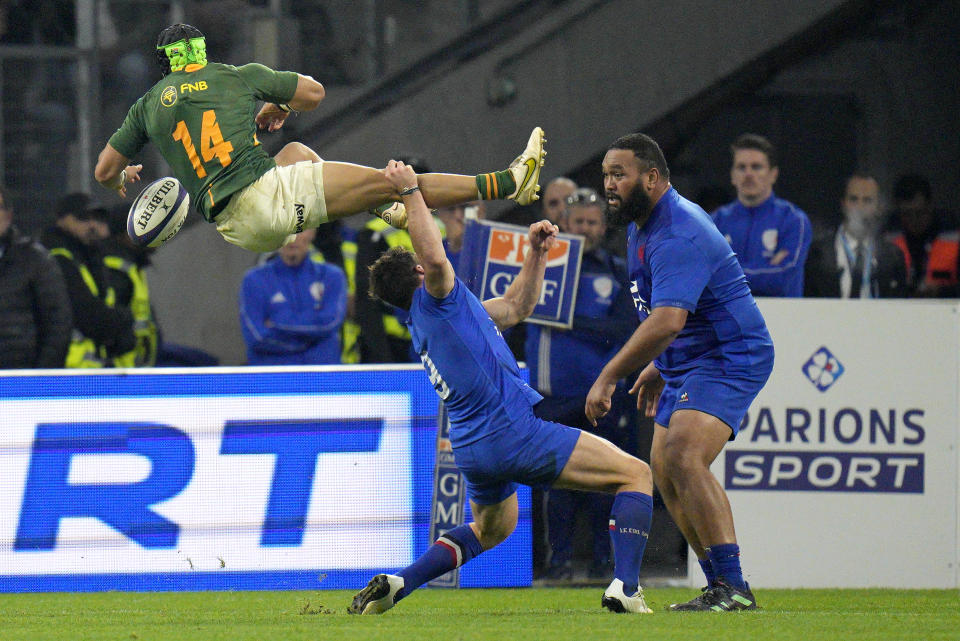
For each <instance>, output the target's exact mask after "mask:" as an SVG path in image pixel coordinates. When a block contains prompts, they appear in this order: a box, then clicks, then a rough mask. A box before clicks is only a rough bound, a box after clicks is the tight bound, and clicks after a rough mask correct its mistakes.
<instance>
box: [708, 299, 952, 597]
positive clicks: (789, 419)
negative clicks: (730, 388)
mask: <svg viewBox="0 0 960 641" xmlns="http://www.w3.org/2000/svg"><path fill="white" fill-rule="evenodd" d="M758 302H759V305H760V308H761V310H762V312H763V315H764V317H765V318H766V319H767V325H768V326H769V328H770V333H771V334H772V336H773V340H774V345H775V348H776V364H775V366H774V371H773V374H772V375H771V377H770V380H769V381H768V382H767V385H766V387H765V388H764V389H763V391H762V392H761V393H760V395H759V396H758V397H757V399H756V401H755V402H754V404H753V406H752V407H751V408H750V411H749V414H748V416H747V417H746V419H745V420H744V422H743V425H742V427H741V431H740V434H739V436H738V437H737V438H736V440H734V441H733V442H731V443H730V444H729V445H728V446H727V448H726V449H725V451H724V453H723V454H721V455H720V456H719V457H718V460H717V461H716V463H715V464H714V467H713V471H714V472H715V473H716V474H717V476H718V477H719V478H720V480H721V483H722V484H723V486H724V487H725V488H726V490H727V493H728V495H729V497H730V503H731V505H732V507H733V515H734V520H735V522H736V527H737V538H738V539H739V542H740V545H741V547H742V549H743V558H742V561H743V567H744V570H745V573H746V575H747V580H749V581H750V583H751V584H752V585H753V586H755V587H757V586H762V587H785V588H787V587H788V588H795V587H805V588H814V587H843V588H848V587H849V588H852V587H875V586H884V587H900V588H952V587H960V582H958V571H957V567H958V561H960V548H958V538H957V536H958V535H957V532H958V529H960V521H958V511H957V504H958V496H960V486H958V483H960V481H958V468H960V463H958V448H957V444H958V434H960V427H958V426H960V409H958V402H960V393H958V385H960V383H958V381H960V375H958V373H960V360H958V359H960V321H958V319H960V304H958V303H957V302H956V301H953V302H947V301H937V302H933V301H932V302H919V301H911V302H910V303H904V301H860V300H854V301H826V300H804V301H795V300H794V301H791V300H784V299H761V300H760V301H758ZM689 576H690V577H691V583H692V584H696V585H699V583H700V582H701V581H702V573H701V572H700V569H699V567H697V566H696V557H695V556H694V555H693V554H691V555H690V568H689Z"/></svg>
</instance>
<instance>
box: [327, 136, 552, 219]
mask: <svg viewBox="0 0 960 641" xmlns="http://www.w3.org/2000/svg"><path fill="white" fill-rule="evenodd" d="M546 141H547V139H546V137H545V136H544V134H543V129H541V128H540V127H534V129H533V131H532V132H531V133H530V137H529V138H528V139H527V146H526V148H524V150H523V152H522V153H521V154H520V155H519V156H517V157H516V158H515V159H514V161H513V162H512V163H510V166H509V167H508V168H507V169H504V170H503V171H495V172H492V173H489V174H479V175H477V176H460V175H456V174H434V173H429V174H421V175H420V176H418V177H417V182H418V184H419V186H420V193H422V194H423V200H424V201H425V202H426V203H427V206H428V207H430V208H431V209H439V208H441V207H448V206H450V205H459V204H461V203H465V202H469V201H471V200H514V201H516V202H517V203H519V204H521V205H529V204H530V203H532V202H534V201H535V200H537V199H538V198H539V197H540V196H539V195H538V192H539V191H540V170H541V169H543V161H544V158H546V155H547V152H546V150H545V149H544V148H543V146H544V143H545V142H546ZM384 180H386V179H385V178H384ZM326 181H327V175H326V173H324V183H325V185H326ZM388 187H389V191H390V195H389V197H387V198H383V199H382V200H380V201H378V202H376V203H373V205H379V206H373V205H370V206H368V207H365V208H364V209H369V211H370V213H371V214H373V215H374V216H377V217H379V218H382V219H383V220H384V222H386V223H387V224H389V225H392V226H393V227H397V228H398V229H404V228H405V227H406V225H407V214H406V210H405V209H404V207H403V203H402V202H399V200H400V196H399V195H398V194H397V193H396V191H395V190H393V189H392V185H388ZM328 198H329V197H328ZM352 206H355V205H348V208H349V207H352ZM371 207H372V208H371ZM330 211H331V207H330V202H329V200H328V202H327V212H328V215H329V212H330ZM335 211H336V210H335ZM356 211H357V210H353V211H351V212H350V213H351V214H352V213H356ZM360 211H362V209H361V210H360ZM335 215H337V214H335Z"/></svg>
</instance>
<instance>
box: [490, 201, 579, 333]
mask: <svg viewBox="0 0 960 641" xmlns="http://www.w3.org/2000/svg"><path fill="white" fill-rule="evenodd" d="M559 231H560V230H559V229H558V228H557V226H556V225H554V224H553V223H551V222H550V221H549V220H541V221H540V222H538V223H534V224H532V225H530V232H529V237H528V238H529V241H530V251H528V252H527V255H526V256H525V257H524V259H523V267H521V268H520V273H519V274H517V277H516V278H515V279H513V282H512V283H510V286H509V287H508V288H507V291H505V292H504V293H503V296H502V297H500V298H491V299H489V300H485V301H483V307H484V308H485V309H486V310H487V313H488V314H490V318H492V319H493V322H494V323H496V324H497V327H498V328H500V329H501V330H504V329H506V328H508V327H513V326H514V325H516V324H517V323H519V322H520V321H522V320H523V319H525V318H526V317H528V316H529V315H530V314H532V313H533V310H534V308H535V307H536V306H537V301H539V300H540V290H541V289H542V287H543V274H544V272H545V271H546V269H547V253H548V252H549V251H550V249H551V248H553V246H554V245H555V244H556V243H557V233H559Z"/></svg>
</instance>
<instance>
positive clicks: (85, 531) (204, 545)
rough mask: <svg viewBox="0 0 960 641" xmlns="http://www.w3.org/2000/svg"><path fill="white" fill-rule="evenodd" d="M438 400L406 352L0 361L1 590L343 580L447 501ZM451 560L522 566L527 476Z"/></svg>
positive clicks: (343, 583) (471, 570)
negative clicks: (484, 546)
mask: <svg viewBox="0 0 960 641" xmlns="http://www.w3.org/2000/svg"><path fill="white" fill-rule="evenodd" d="M437 413H438V399H437V395H436V393H435V392H434V390H433V388H432V387H431V385H430V382H429V380H428V378H427V377H426V376H424V374H423V371H422V368H421V367H419V366H413V365H411V366H381V367H356V368H354V367H350V368H347V367H303V368H211V369H192V370H162V369H156V370H128V371H112V372H111V371H101V372H94V373H89V372H68V371H46V372H40V371H37V372H8V373H4V374H0V416H2V417H3V431H2V434H0V591H3V592H23V591H99V590H200V589H211V590H225V589H230V590H232V589H271V590H272V589H341V588H342V589H355V588H359V587H361V586H363V585H365V584H366V581H367V580H368V579H369V578H370V576H371V575H372V574H374V573H377V572H381V571H395V570H396V569H397V568H399V567H403V566H404V565H406V564H408V563H410V562H411V561H412V560H413V559H414V558H416V557H417V556H418V555H419V554H420V553H421V552H422V551H423V550H425V549H426V548H427V546H428V545H429V544H430V542H431V541H430V533H431V528H430V525H431V517H432V516H435V518H441V517H444V518H448V519H449V518H450V515H451V514H452V513H455V512H456V510H457V509H459V506H456V505H455V504H454V503H451V501H450V500H449V497H448V499H447V500H446V501H445V502H443V503H442V506H440V507H435V506H434V500H433V496H434V485H435V480H434V479H435V474H434V460H435V458H436V457H435V450H436V448H437ZM467 514H468V516H469V508H468V509H467ZM458 578H459V584H460V585H461V586H463V587H494V586H497V587H508V586H524V585H529V584H530V582H531V578H532V561H531V523H530V493H529V490H527V489H524V490H523V491H522V492H521V493H520V524H519V526H518V528H517V531H516V532H515V533H514V534H513V536H511V537H510V538H509V539H508V540H507V541H506V542H505V543H504V544H502V545H501V546H499V547H498V548H497V549H496V550H494V551H492V552H490V553H488V554H484V555H483V556H481V557H480V558H478V559H477V560H476V561H474V562H472V563H470V564H469V565H468V566H467V567H465V568H463V569H462V571H461V572H460V573H459V577H458Z"/></svg>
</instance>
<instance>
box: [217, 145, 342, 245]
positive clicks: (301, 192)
mask: <svg viewBox="0 0 960 641" xmlns="http://www.w3.org/2000/svg"><path fill="white" fill-rule="evenodd" d="M325 222H327V204H326V200H325V199H324V195H323V161H322V160H321V161H320V162H313V161H310V160H302V161H300V162H298V163H294V164H292V165H286V166H284V167H274V168H273V169H271V170H270V171H268V172H267V173H265V174H264V175H262V176H260V178H258V179H257V180H255V181H254V182H252V183H250V184H249V185H247V186H246V187H244V188H243V189H241V190H240V191H238V192H236V193H234V194H233V196H232V197H231V198H230V202H229V203H227V206H226V207H225V208H224V210H223V211H222V212H220V213H219V214H218V215H217V217H216V220H214V223H215V224H216V225H217V231H218V232H220V235H222V236H223V237H224V238H225V239H226V240H227V242H230V243H233V244H234V245H238V246H239V247H243V248H244V249H249V250H250V251H255V252H270V251H274V250H277V249H279V248H280V247H283V246H284V245H286V244H287V243H289V242H291V241H292V240H293V237H294V235H295V234H297V233H299V232H301V231H303V230H304V229H310V228H316V227H319V226H320V225H322V224H323V223H325Z"/></svg>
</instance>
